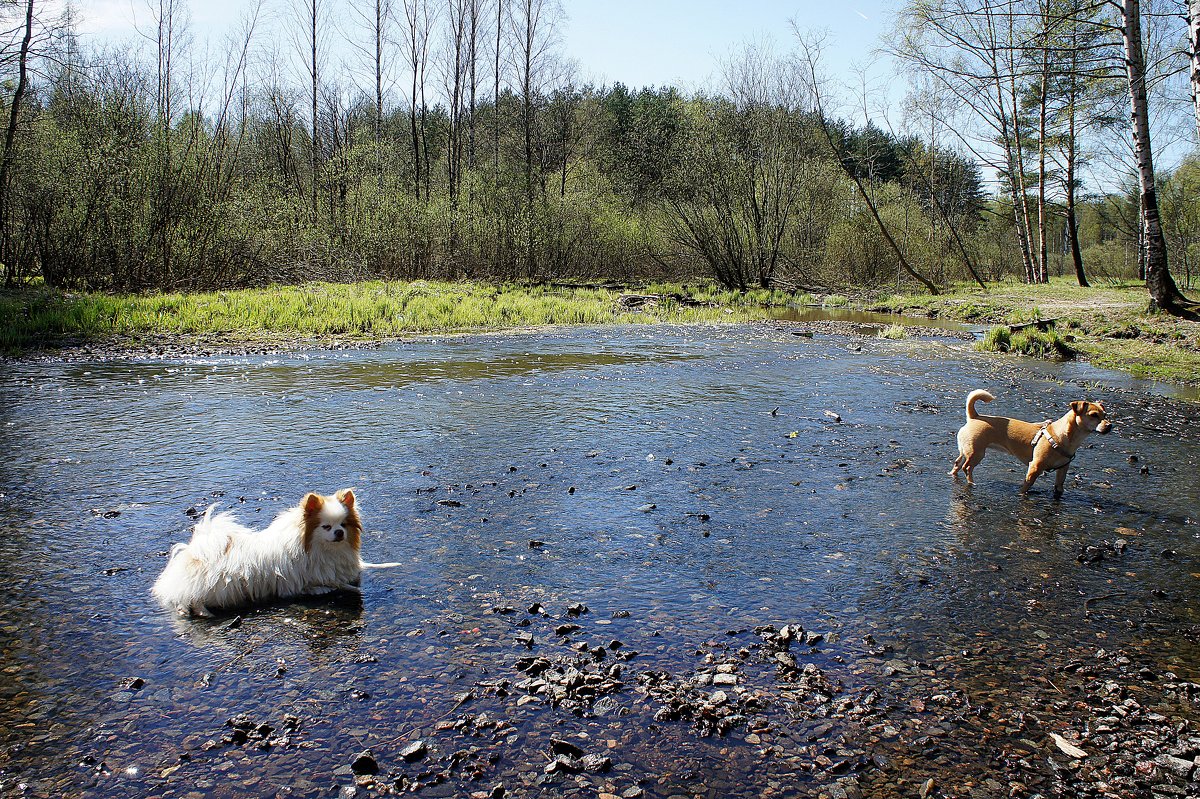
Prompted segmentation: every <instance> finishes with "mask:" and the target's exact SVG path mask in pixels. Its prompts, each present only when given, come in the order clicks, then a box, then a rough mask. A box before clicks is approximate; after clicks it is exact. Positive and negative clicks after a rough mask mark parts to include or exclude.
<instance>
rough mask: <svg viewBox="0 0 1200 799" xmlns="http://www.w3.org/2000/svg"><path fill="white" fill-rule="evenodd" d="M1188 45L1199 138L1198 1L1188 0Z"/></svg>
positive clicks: (1199, 6)
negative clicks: (1189, 46) (1189, 47)
mask: <svg viewBox="0 0 1200 799" xmlns="http://www.w3.org/2000/svg"><path fill="white" fill-rule="evenodd" d="M1187 17H1188V43H1189V44H1190V45H1191V52H1190V53H1189V54H1188V55H1189V56H1190V58H1189V59H1188V60H1189V62H1190V67H1191V69H1190V71H1191V76H1192V104H1193V105H1194V106H1195V109H1196V136H1197V137H1198V138H1200V0H1188V9H1187Z"/></svg>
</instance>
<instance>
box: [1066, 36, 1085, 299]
mask: <svg viewBox="0 0 1200 799" xmlns="http://www.w3.org/2000/svg"><path fill="white" fill-rule="evenodd" d="M1078 30H1079V29H1078V26H1075V25H1072V26H1071V73H1072V74H1071V79H1070V90H1069V96H1068V98H1067V151H1066V154H1065V155H1066V162H1067V177H1066V183H1067V185H1066V195H1067V236H1068V239H1069V243H1070V247H1071V263H1072V264H1073V265H1074V267H1075V279H1076V280H1077V281H1079V285H1080V286H1083V287H1084V288H1087V287H1088V285H1089V284H1088V279H1087V275H1086V274H1085V273H1084V271H1083V252H1082V251H1081V249H1080V247H1079V221H1078V217H1077V215H1076V213H1075V161H1076V158H1077V156H1078V152H1077V151H1078V147H1077V146H1076V145H1077V140H1076V121H1077V118H1078V115H1079V108H1078V105H1077V100H1078V95H1079V77H1078V75H1079V46H1078V40H1077V34H1078Z"/></svg>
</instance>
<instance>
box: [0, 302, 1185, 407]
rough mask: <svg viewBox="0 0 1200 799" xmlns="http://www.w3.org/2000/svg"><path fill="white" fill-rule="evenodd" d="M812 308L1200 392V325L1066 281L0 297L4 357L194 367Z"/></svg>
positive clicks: (768, 315)
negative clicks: (902, 322)
mask: <svg viewBox="0 0 1200 799" xmlns="http://www.w3.org/2000/svg"><path fill="white" fill-rule="evenodd" d="M811 305H824V306H826V307H829V308H859V309H862V310H865V311H871V312H882V313H893V314H904V315H909V316H923V317H926V318H936V319H942V320H952V321H958V322H963V323H965V324H973V325H977V326H980V327H984V326H989V325H1019V324H1022V323H1026V322H1030V321H1033V320H1035V319H1038V320H1055V322H1054V330H1055V331H1056V332H1057V333H1058V335H1059V336H1060V337H1061V339H1062V340H1063V341H1064V342H1065V343H1066V344H1068V345H1069V346H1070V347H1071V348H1072V349H1074V350H1075V351H1076V352H1078V353H1079V355H1080V356H1081V357H1083V358H1085V359H1086V360H1088V361H1089V362H1090V363H1092V364H1094V365H1096V366H1100V367H1105V368H1112V369H1118V370H1122V371H1125V372H1127V373H1129V374H1132V375H1133V376H1135V377H1139V378H1148V379H1156V380H1168V381H1172V382H1177V383H1182V384H1185V385H1192V386H1195V385H1200V323H1197V322H1191V321H1187V320H1181V319H1176V318H1174V317H1171V316H1167V315H1165V314H1153V315H1152V314H1148V313H1146V306H1147V295H1146V291H1145V288H1144V287H1143V286H1141V285H1140V284H1120V285H1109V286H1101V287H1095V288H1088V289H1084V288H1080V287H1079V286H1077V285H1074V284H1072V283H1071V282H1069V281H1066V280H1055V281H1053V282H1051V283H1050V284H1049V285H1044V286H1028V285H1024V284H1020V283H1000V284H994V285H992V286H991V287H989V289H988V290H987V291H986V292H985V291H982V290H979V289H976V288H974V287H972V286H965V285H964V286H959V287H954V288H951V289H950V290H947V291H945V292H943V293H942V294H939V295H937V296H930V295H927V294H892V295H888V296H879V295H878V294H874V295H866V294H864V295H859V296H852V297H847V296H845V295H829V296H826V297H821V296H813V295H810V294H802V293H797V294H793V293H789V292H783V291H766V290H757V291H748V292H731V291H725V290H722V289H720V288H719V287H716V286H713V285H711V284H691V285H688V284H656V285H649V286H645V287H639V288H637V289H636V291H634V290H633V289H630V288H629V287H624V286H599V287H597V286H569V285H551V286H547V285H516V284H505V285H496V284H489V283H468V282H459V283H438V282H429V281H414V282H408V283H402V282H395V281H369V282H362V283H350V284H334V283H310V284H305V285H301V286H270V287H266V288H261V289H242V290H235V291H221V292H203V293H188V294H183V293H176V294H150V295H112V294H102V293H68V292H60V291H55V290H52V289H47V288H44V287H35V288H29V289H23V290H20V291H16V292H10V293H7V294H0V353H2V354H4V355H7V356H9V357H37V356H43V357H52V358H62V357H82V358H108V357H131V356H139V355H151V356H183V357H187V356H206V355H214V354H233V355H239V354H251V353H263V352H274V351H283V350H297V349H339V348H361V347H365V346H371V345H373V344H377V343H379V342H382V341H388V340H394V339H397V338H402V337H404V336H410V335H420V334H431V333H434V334H436V333H465V332H484V331H496V330H513V329H520V328H530V327H540V326H546V325H577V324H582V325H611V324H625V323H629V324H637V323H642V324H645V323H671V324H694V323H715V322H727V323H728V322H750V321H761V320H767V319H773V318H778V317H779V315H780V309H781V308H783V307H801V306H811ZM809 327H813V325H812V324H810V325H809ZM845 327H846V325H841V326H838V325H837V323H834V322H830V323H829V324H828V325H826V326H825V327H821V329H820V332H829V333H839V332H843V328H845ZM851 327H853V326H851ZM826 328H828V329H826ZM908 331H909V334H913V333H916V332H919V329H918V328H911V327H910V328H908ZM859 332H861V331H859ZM897 334H898V333H897Z"/></svg>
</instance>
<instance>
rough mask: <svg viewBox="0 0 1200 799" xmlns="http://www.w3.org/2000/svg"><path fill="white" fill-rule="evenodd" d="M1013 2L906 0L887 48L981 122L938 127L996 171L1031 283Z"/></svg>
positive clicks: (1032, 268)
mask: <svg viewBox="0 0 1200 799" xmlns="http://www.w3.org/2000/svg"><path fill="white" fill-rule="evenodd" d="M1015 2H1017V0H1006V2H1003V3H1001V2H997V0H979V2H975V0H910V2H908V4H907V5H906V6H905V8H904V9H903V10H902V12H901V14H900V23H899V27H900V31H899V36H898V37H897V39H898V41H897V44H896V45H895V46H894V47H892V48H891V51H892V52H893V54H894V55H895V56H896V57H897V58H899V59H900V60H901V62H902V63H906V64H908V65H910V66H912V67H913V68H915V69H917V70H919V72H920V73H921V74H923V75H924V76H926V77H927V78H928V79H929V86H930V91H932V92H934V93H937V94H944V95H946V96H948V97H949V98H952V99H953V100H954V105H955V106H956V107H958V108H962V109H966V112H967V113H968V114H970V115H971V116H972V117H973V118H974V121H975V122H977V123H978V124H979V125H982V132H977V130H976V127H975V126H974V125H970V124H967V125H963V124H955V123H954V120H945V124H944V127H945V128H946V129H947V130H950V131H952V132H954V133H955V134H956V135H957V136H958V137H959V140H960V141H961V143H962V144H963V145H964V146H965V147H967V148H968V149H969V150H970V151H971V153H972V154H973V155H974V156H975V157H976V158H977V159H978V160H979V161H980V162H982V163H984V164H987V165H988V166H991V167H993V168H994V169H996V171H997V172H998V173H999V174H1000V176H1001V178H1002V184H1003V187H1004V190H1005V191H1006V192H1007V193H1008V197H1009V200H1010V205H1011V209H1012V214H1013V230H1014V232H1015V235H1016V239H1017V244H1018V247H1019V249H1020V254H1021V261H1022V266H1023V268H1024V274H1025V279H1026V280H1027V281H1030V282H1032V281H1033V280H1034V277H1035V263H1034V258H1033V252H1032V249H1031V243H1032V235H1031V231H1030V222H1029V208H1028V195H1027V193H1026V190H1025V163H1024V156H1023V151H1022V143H1023V141H1024V134H1023V132H1022V127H1021V118H1020V104H1019V99H1020V97H1019V93H1018V77H1019V75H1023V74H1024V72H1023V70H1024V66H1023V65H1022V64H1020V63H1018V61H1019V58H1020V56H1021V48H1020V46H1019V42H1020V41H1021V37H1020V35H1019V31H1018V17H1017V8H1016V7H1015V6H1014V3H1015Z"/></svg>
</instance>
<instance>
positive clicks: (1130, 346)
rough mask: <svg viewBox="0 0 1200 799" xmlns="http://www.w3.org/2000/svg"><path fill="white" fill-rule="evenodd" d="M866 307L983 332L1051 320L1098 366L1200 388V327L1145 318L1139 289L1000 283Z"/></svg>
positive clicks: (897, 296) (906, 296)
mask: <svg viewBox="0 0 1200 799" xmlns="http://www.w3.org/2000/svg"><path fill="white" fill-rule="evenodd" d="M862 305H863V307H864V309H866V310H872V311H886V312H892V313H905V314H914V315H918V316H929V317H940V318H945V319H956V320H961V321H964V322H974V323H977V324H979V325H981V326H986V325H1019V324H1021V323H1024V322H1031V321H1034V320H1037V319H1042V320H1045V319H1053V320H1056V321H1055V324H1054V327H1053V331H1054V332H1056V333H1057V335H1058V336H1059V337H1061V339H1062V341H1063V342H1065V343H1066V344H1067V345H1069V346H1070V347H1071V348H1072V349H1074V350H1076V351H1077V352H1078V353H1079V354H1080V355H1081V356H1082V357H1084V358H1086V359H1087V360H1088V361H1089V362H1091V363H1093V364H1095V365H1097V366H1103V367H1107V368H1112V369H1120V370H1123V371H1126V372H1129V373H1130V374H1132V375H1134V376H1135V377H1143V378H1150V379H1156V380H1171V381H1175V382H1181V383H1187V384H1190V385H1200V323H1198V322H1191V321H1188V320H1183V319H1178V318H1176V317H1173V316H1169V315H1167V314H1150V313H1147V310H1146V309H1147V306H1148V305H1149V295H1148V294H1147V293H1146V287H1145V286H1144V285H1142V284H1141V283H1127V284H1118V285H1105V286H1097V287H1093V288H1081V287H1080V286H1079V285H1077V284H1076V283H1075V282H1074V281H1073V280H1068V279H1065V278H1063V279H1057V280H1053V281H1051V282H1050V283H1049V284H1048V285H1042V286H1029V285H1025V284H1023V283H999V284H994V285H992V286H990V287H989V289H988V290H987V291H983V290H981V289H979V288H977V287H971V286H957V287H955V288H953V289H951V290H949V291H947V292H945V293H944V294H941V295H938V296H936V297H934V296H929V295H927V294H894V295H891V296H888V297H885V298H882V299H875V300H866V301H863V303H862ZM989 337H990V338H995V339H997V340H1002V339H1003V336H1002V335H1001V336H994V335H992V336H989Z"/></svg>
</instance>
